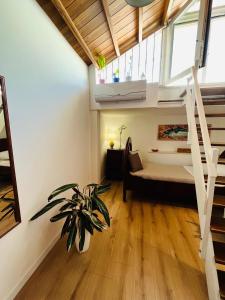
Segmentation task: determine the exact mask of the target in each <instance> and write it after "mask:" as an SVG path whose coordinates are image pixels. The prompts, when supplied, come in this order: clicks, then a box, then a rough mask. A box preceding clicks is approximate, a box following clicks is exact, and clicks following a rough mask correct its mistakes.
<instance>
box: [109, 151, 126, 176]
mask: <svg viewBox="0 0 225 300" xmlns="http://www.w3.org/2000/svg"><path fill="white" fill-rule="evenodd" d="M123 159H124V149H121V150H119V149H115V150H114V149H108V150H107V156H106V178H107V179H122V178H123Z"/></svg>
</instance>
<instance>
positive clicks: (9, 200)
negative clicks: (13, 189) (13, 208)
mask: <svg viewBox="0 0 225 300" xmlns="http://www.w3.org/2000/svg"><path fill="white" fill-rule="evenodd" d="M0 202H12V203H14V202H15V199H12V198H0Z"/></svg>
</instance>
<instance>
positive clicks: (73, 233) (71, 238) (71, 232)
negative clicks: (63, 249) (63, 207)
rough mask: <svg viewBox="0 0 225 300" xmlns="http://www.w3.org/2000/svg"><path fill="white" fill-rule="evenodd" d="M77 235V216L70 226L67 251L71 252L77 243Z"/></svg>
mask: <svg viewBox="0 0 225 300" xmlns="http://www.w3.org/2000/svg"><path fill="white" fill-rule="evenodd" d="M76 234H77V224H76V216H74V217H73V219H72V221H71V223H70V226H69V235H68V239H67V251H70V249H71V247H72V246H73V244H74V242H75V238H76Z"/></svg>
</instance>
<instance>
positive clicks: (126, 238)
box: [16, 182, 208, 300]
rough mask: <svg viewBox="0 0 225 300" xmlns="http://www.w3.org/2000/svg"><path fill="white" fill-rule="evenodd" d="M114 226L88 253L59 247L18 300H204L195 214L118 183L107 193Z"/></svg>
mask: <svg viewBox="0 0 225 300" xmlns="http://www.w3.org/2000/svg"><path fill="white" fill-rule="evenodd" d="M104 198H105V200H106V202H107V204H108V206H109V209H110V214H111V216H112V226H111V228H110V229H109V230H108V231H105V232H104V233H103V234H101V233H97V234H96V235H95V236H94V237H93V238H92V241H91V246H90V249H89V251H88V252H87V253H85V254H82V255H79V254H77V253H76V251H75V249H74V251H71V252H70V253H67V252H66V250H65V244H64V241H63V240H61V241H59V242H57V244H56V246H55V247H54V248H53V249H52V251H51V252H50V253H49V254H48V256H47V257H46V259H45V260H44V261H43V262H42V264H41V265H40V267H39V268H38V269H37V270H36V272H35V273H34V274H33V276H32V277H31V278H30V280H29V281H28V282H27V283H26V285H25V286H24V288H23V289H22V290H21V292H20V293H19V294H18V295H17V297H16V300H25V299H27V300H29V299H32V300H42V299H48V300H50V299H54V300H67V299H76V300H92V299H98V300H119V299H123V300H125V299H127V300H139V299H146V300H167V299H176V300H180V299H182V300H195V299H196V300H201V299H202V300H206V299H208V296H207V288H206V282H205V275H204V273H203V267H202V264H201V261H200V258H199V254H198V247H199V232H198V230H199V229H198V215H197V212H196V211H195V210H194V209H190V208H180V207H174V206H169V205H161V204H151V203H150V202H149V201H148V199H147V198H143V197H142V198H141V197H137V195H136V196H134V195H133V196H132V197H131V196H130V197H129V198H130V199H129V201H128V203H123V202H122V201H121V199H122V184H121V183H117V182H116V183H114V184H113V186H112V189H111V190H110V191H109V192H108V193H107V194H105V197H104Z"/></svg>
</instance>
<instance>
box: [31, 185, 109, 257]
mask: <svg viewBox="0 0 225 300" xmlns="http://www.w3.org/2000/svg"><path fill="white" fill-rule="evenodd" d="M109 188H110V185H109V184H105V185H98V184H94V183H92V184H88V185H87V186H85V187H84V188H83V189H82V191H81V190H80V188H79V185H78V184H77V183H71V184H66V185H63V186H61V187H59V188H57V189H56V190H54V191H53V192H52V193H51V194H50V196H49V197H48V202H49V203H48V204H47V205H45V206H44V207H43V208H42V209H41V210H40V211H39V212H37V213H36V214H35V215H34V216H33V217H32V218H31V219H30V220H31V221H33V220H35V219H37V218H39V217H40V216H41V215H43V214H45V213H46V212H47V211H49V210H50V209H52V208H53V207H55V206H57V205H59V204H61V205H62V206H61V207H60V208H59V211H58V213H57V214H56V215H54V216H53V217H51V219H50V221H51V222H57V221H59V220H62V219H65V222H64V225H63V227H62V231H61V238H62V237H63V236H65V235H68V237H67V251H69V250H70V249H71V248H72V246H73V245H74V243H75V244H76V247H77V250H78V252H80V253H81V252H85V251H87V250H88V248H89V244H90V235H92V234H93V233H94V230H95V229H96V230H97V231H100V232H101V231H103V230H104V229H106V228H107V225H108V226H110V217H109V212H108V209H107V207H106V205H105V204H104V202H103V201H102V200H101V199H100V198H99V195H101V194H103V193H105V192H106V191H108V190H109ZM69 190H70V191H72V196H71V197H70V198H67V197H65V196H61V197H60V198H58V197H57V196H59V195H61V194H62V193H64V192H66V191H69ZM99 215H102V216H103V218H104V220H105V222H106V224H107V225H106V224H105V223H104V222H103V221H101V220H100V219H99Z"/></svg>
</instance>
